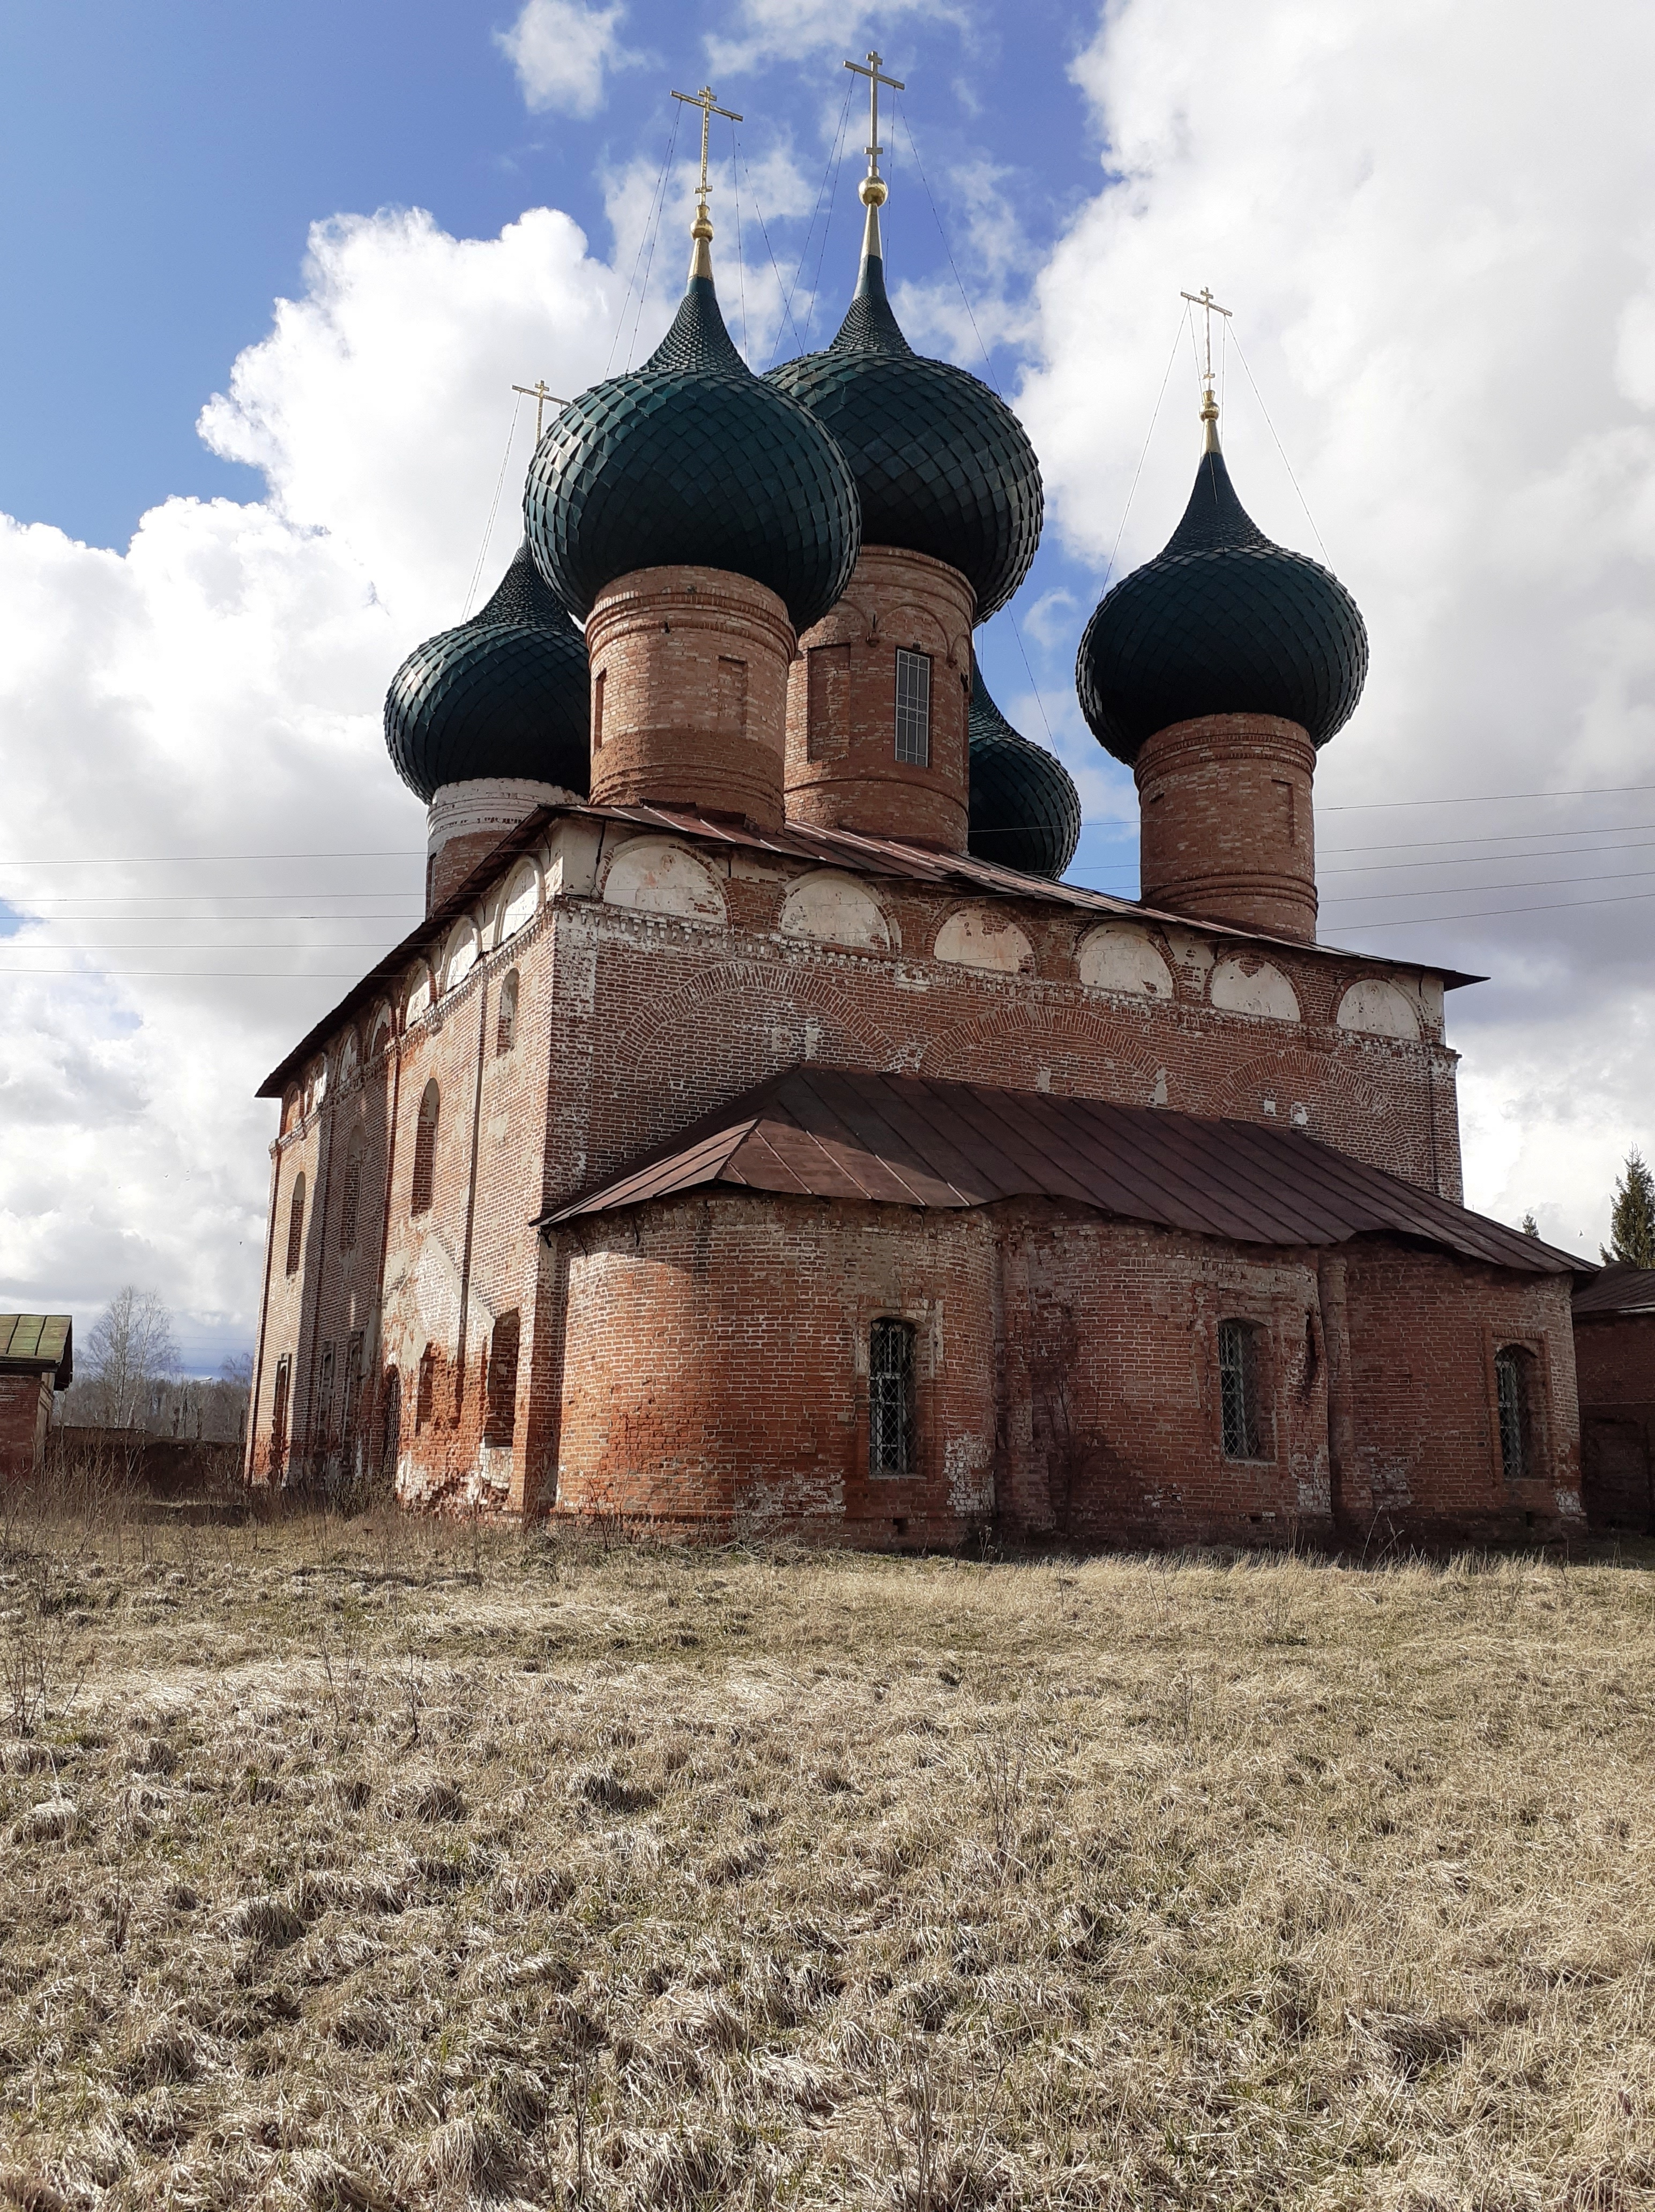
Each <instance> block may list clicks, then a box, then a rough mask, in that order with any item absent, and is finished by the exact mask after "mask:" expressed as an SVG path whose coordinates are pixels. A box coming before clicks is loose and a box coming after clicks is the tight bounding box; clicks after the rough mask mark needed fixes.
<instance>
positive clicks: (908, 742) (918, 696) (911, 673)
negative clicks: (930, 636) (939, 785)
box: [897, 646, 931, 768]
mask: <svg viewBox="0 0 1655 2212" xmlns="http://www.w3.org/2000/svg"><path fill="white" fill-rule="evenodd" d="M897 759H898V760H899V761H906V762H907V763H908V764H909V766H910V768H929V767H930V765H931V656H930V654H929V653H909V652H907V651H905V650H904V648H903V647H901V646H898V647H897Z"/></svg>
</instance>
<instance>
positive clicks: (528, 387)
mask: <svg viewBox="0 0 1655 2212" xmlns="http://www.w3.org/2000/svg"><path fill="white" fill-rule="evenodd" d="M512 390H513V391H514V392H521V393H522V395H523V397H524V398H525V399H532V400H533V402H534V442H535V444H536V445H537V446H538V444H539V442H540V433H541V431H542V430H543V429H544V428H545V421H546V403H547V402H548V401H550V402H551V404H552V405H553V406H554V407H567V406H568V404H569V402H568V400H567V399H560V398H558V397H557V393H556V392H548V391H547V389H546V380H545V377H544V376H542V377H537V378H536V380H535V381H534V382H533V383H532V384H514V385H513V386H512Z"/></svg>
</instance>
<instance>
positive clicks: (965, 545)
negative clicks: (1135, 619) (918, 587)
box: [770, 176, 1044, 622]
mask: <svg viewBox="0 0 1655 2212" xmlns="http://www.w3.org/2000/svg"><path fill="white" fill-rule="evenodd" d="M870 191H873V193H875V194H877V197H870ZM884 195H885V186H884V179H882V178H879V177H877V176H873V177H869V178H868V179H866V180H865V182H864V184H863V187H862V197H863V198H864V200H865V201H866V202H867V234H866V238H865V240H864V244H863V248H862V262H861V274H860V275H859V276H858V278H857V283H856V292H855V297H854V298H853V300H852V301H851V303H850V306H849V309H848V310H847V312H846V314H845V319H844V321H843V323H842V324H841V325H840V326H839V333H838V336H837V337H836V338H835V339H834V341H833V343H832V344H831V345H830V346H829V347H828V348H827V349H825V351H824V352H822V353H807V354H804V355H802V356H800V359H798V360H797V361H788V362H782V366H781V367H780V368H774V369H772V370H771V371H770V381H771V383H772V384H776V385H779V386H781V388H782V391H784V392H791V393H792V394H793V396H794V398H797V399H801V400H802V401H803V402H804V404H805V405H806V407H808V408H809V409H810V410H811V412H812V415H814V416H816V417H817V419H818V421H819V422H822V423H824V425H825V426H826V428H828V429H829V430H830V431H831V433H832V435H833V439H834V442H835V443H836V444H837V446H838V447H839V448H840V450H841V451H842V452H843V454H844V457H845V459H847V460H848V461H849V464H850V470H851V474H852V475H853V476H854V477H855V479H856V489H857V492H858V495H860V497H861V510H862V541H863V543H864V544H867V545H896V546H900V547H902V548H904V550H907V551H909V552H910V553H928V554H929V555H930V556H931V557H932V559H933V560H934V561H946V562H947V563H948V564H949V566H950V567H951V568H958V570H959V571H960V573H961V574H962V575H964V578H965V579H966V580H967V582H968V583H969V584H970V586H971V588H972V590H973V591H974V592H976V593H977V620H978V621H979V622H986V621H987V620H988V618H989V616H990V615H991V614H994V613H995V612H996V611H997V610H998V609H1000V608H1001V607H1003V606H1004V605H1005V604H1006V602H1007V599H1010V598H1011V596H1012V594H1013V592H1014V591H1016V589H1017V587H1018V586H1019V584H1020V583H1021V582H1022V581H1023V579H1024V578H1025V576H1026V575H1027V574H1028V573H1029V567H1030V563H1031V562H1032V561H1033V559H1034V556H1035V549H1036V548H1037V546H1038V544H1039V543H1040V524H1041V518H1042V514H1043V512H1044V494H1043V492H1042V490H1041V485H1040V464H1039V462H1038V461H1037V459H1035V453H1034V447H1032V446H1031V444H1030V443H1029V439H1028V433H1027V432H1026V431H1025V429H1024V428H1023V425H1022V424H1021V423H1020V422H1019V421H1018V419H1017V417H1016V416H1015V415H1013V412H1012V410H1011V409H1010V408H1009V407H1008V406H1007V404H1006V403H1005V401H1004V400H1003V399H1001V398H1000V397H999V395H998V394H997V393H995V392H991V391H990V390H989V387H988V386H987V385H986V384H983V383H982V382H981V381H980V380H978V379H977V377H975V376H972V375H971V374H969V372H968V371H967V370H965V369H963V368H955V366H954V365H953V363H952V362H946V361H932V360H930V359H928V357H927V356H925V355H923V354H917V353H916V352H915V351H914V349H913V348H912V346H910V344H909V343H908V340H907V339H906V338H905V337H904V336H903V333H902V327H901V325H899V324H898V322H897V318H896V314H895V313H894V312H893V310H892V308H891V301H890V300H889V298H888V297H887V295H886V293H885V254H884V250H883V246H882V243H881V240H880V236H879V204H880V202H881V201H882V199H883V198H884Z"/></svg>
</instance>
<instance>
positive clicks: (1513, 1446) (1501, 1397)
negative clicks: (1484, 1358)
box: [1494, 1344, 1534, 1482]
mask: <svg viewBox="0 0 1655 2212" xmlns="http://www.w3.org/2000/svg"><path fill="white" fill-rule="evenodd" d="M1533 1366H1534V1354H1533V1353H1532V1352H1529V1351H1526V1350H1525V1349H1524V1346H1522V1345H1520V1344H1502V1345H1501V1346H1500V1350H1499V1351H1498V1352H1495V1354H1494V1392H1495V1396H1496V1397H1497V1399H1498V1401H1499V1404H1500V1465H1501V1466H1502V1467H1503V1468H1504V1469H1505V1471H1506V1481H1507V1482H1518V1481H1520V1480H1522V1478H1523V1477H1524V1475H1525V1474H1529V1473H1530V1470H1531V1467H1532V1463H1533V1459H1534V1393H1533V1389H1532V1381H1533V1376H1532V1371H1531V1370H1532V1369H1533Z"/></svg>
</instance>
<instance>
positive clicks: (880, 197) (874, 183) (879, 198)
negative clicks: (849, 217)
mask: <svg viewBox="0 0 1655 2212" xmlns="http://www.w3.org/2000/svg"><path fill="white" fill-rule="evenodd" d="M859 191H860V197H861V203H862V205H863V206H864V207H883V206H884V205H885V202H886V201H887V200H888V199H889V198H890V197H891V194H890V191H889V190H888V189H887V188H886V185H885V179H884V178H883V177H864V178H863V179H862V181H861V186H860V188H859Z"/></svg>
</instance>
